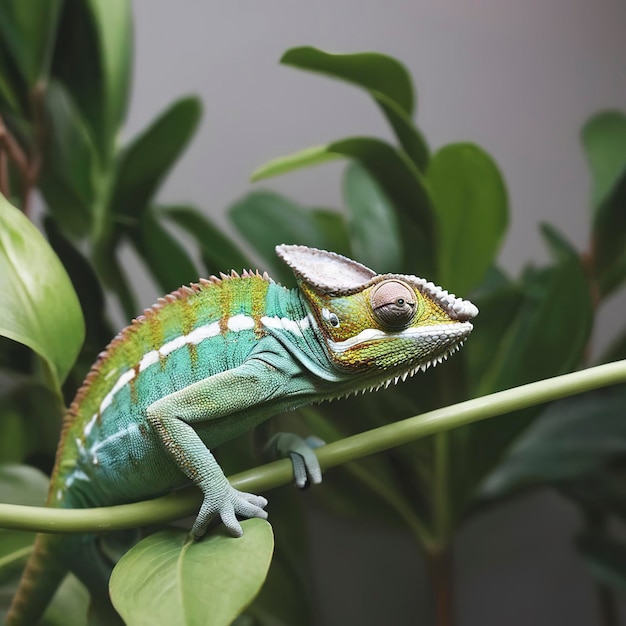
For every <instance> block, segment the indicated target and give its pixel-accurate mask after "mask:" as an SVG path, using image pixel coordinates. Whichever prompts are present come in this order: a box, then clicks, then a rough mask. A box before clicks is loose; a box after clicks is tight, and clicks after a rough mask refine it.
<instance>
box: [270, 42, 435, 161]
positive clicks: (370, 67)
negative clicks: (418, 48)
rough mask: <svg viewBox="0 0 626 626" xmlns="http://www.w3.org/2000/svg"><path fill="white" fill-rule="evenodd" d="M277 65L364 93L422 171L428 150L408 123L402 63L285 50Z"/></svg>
mask: <svg viewBox="0 0 626 626" xmlns="http://www.w3.org/2000/svg"><path fill="white" fill-rule="evenodd" d="M281 63H284V64H285V65H290V66H291V67H296V68H298V69H303V70H309V71H313V72H319V73H321V74H326V75H327V76H331V77H333V78H338V79H340V80H345V81H347V82H349V83H351V84H353V85H356V86H358V87H362V88H364V89H365V90H367V92H368V93H369V94H370V95H371V97H372V98H373V99H374V101H375V102H376V103H377V104H378V106H379V107H380V108H381V110H382V111H383V113H384V114H385V117H386V118H387V120H388V121H389V123H390V124H391V127H392V128H393V130H394V132H395V133H396V136H397V137H398V140H399V141H400V143H401V145H402V147H403V148H404V150H405V151H406V153H407V154H408V155H409V156H410V158H411V159H412V160H413V162H414V163H415V164H416V165H417V167H418V168H419V169H420V170H422V171H423V170H424V169H425V168H426V165H427V164H428V147H427V145H426V142H425V140H424V138H423V137H422V135H421V133H420V132H419V131H418V130H417V128H415V126H414V125H413V123H412V121H411V115H412V113H413V100H414V93H413V84H412V81H411V76H410V74H409V73H408V71H407V69H406V67H405V66H404V65H403V64H402V63H400V62H399V61H397V60H396V59H394V58H393V57H389V56H386V55H384V54H379V53H375V52H360V53H356V54H332V53H329V52H324V51H323V50H318V49H317V48H312V47H302V48H292V49H291V50H288V51H287V52H286V53H285V54H284V55H283V58H282V59H281Z"/></svg>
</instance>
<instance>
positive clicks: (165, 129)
mask: <svg viewBox="0 0 626 626" xmlns="http://www.w3.org/2000/svg"><path fill="white" fill-rule="evenodd" d="M200 114H201V107H200V102H199V100H198V99H197V98H182V99H180V100H178V101H177V102H175V103H174V104H172V105H171V106H170V107H169V108H168V109H167V110H166V111H165V112H164V113H162V114H161V115H160V116H159V117H158V118H157V119H156V120H155V121H154V122H153V123H152V124H151V125H150V126H149V127H148V128H147V129H146V130H144V131H143V133H141V134H140V135H139V136H137V137H135V138H134V139H133V140H132V141H131V143H130V144H129V145H128V146H127V147H126V148H125V149H124V152H123V153H122V155H121V156H120V160H119V165H118V168H117V169H118V174H117V181H116V184H115V189H114V192H113V195H112V199H111V202H110V206H111V207H112V210H113V211H114V212H115V213H116V214H117V215H118V216H120V218H119V219H120V220H126V221H128V222H131V223H132V221H133V220H135V219H137V218H138V217H139V216H140V215H141V213H142V212H143V211H144V210H145V209H146V208H147V206H148V204H149V202H150V200H151V199H152V198H153V196H154V194H155V193H156V190H157V189H158V187H159V186H160V184H161V183H162V182H163V179H164V178H165V176H166V174H167V173H168V172H169V170H170V169H171V167H172V165H173V164H174V162H175V161H176V160H177V159H178V157H179V156H180V155H181V153H182V152H183V150H184V149H185V148H186V146H187V144H188V143H189V141H190V140H191V137H192V136H193V133H194V132H195V130H196V127H197V125H198V122H199V120H200Z"/></svg>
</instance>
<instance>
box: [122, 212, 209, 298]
mask: <svg viewBox="0 0 626 626" xmlns="http://www.w3.org/2000/svg"><path fill="white" fill-rule="evenodd" d="M130 237H131V241H132V242H133V244H134V246H135V248H136V249H137V252H138V253H139V254H140V256H141V257H142V258H143V260H144V261H145V263H146V267H147V268H148V271H149V272H150V273H151V274H153V276H154V278H155V280H156V281H157V283H158V284H159V287H160V288H161V289H162V290H163V291H164V292H165V293H169V292H170V291H174V290H175V289H178V288H179V287H180V286H181V285H188V284H189V283H191V282H194V281H197V280H198V270H197V269H196V266H195V265H194V263H193V261H192V260H191V259H190V258H189V255H188V254H187V252H186V251H185V249H184V248H183V246H182V245H181V244H180V243H179V241H178V240H177V239H176V238H175V237H174V236H172V235H171V234H170V233H169V232H168V231H167V230H166V229H165V228H164V227H163V226H162V225H161V223H160V222H159V221H158V219H157V217H156V215H155V214H154V211H152V210H147V211H144V212H143V213H142V214H141V217H140V218H139V225H138V227H137V228H134V229H133V230H132V231H131V234H130Z"/></svg>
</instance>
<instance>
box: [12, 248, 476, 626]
mask: <svg viewBox="0 0 626 626" xmlns="http://www.w3.org/2000/svg"><path fill="white" fill-rule="evenodd" d="M277 253H278V254H279V256H280V257H281V258H282V259H283V260H284V261H285V262H286V263H287V264H288V265H289V266H290V267H291V268H292V269H293V271H294V273H295V274H296V278H297V280H298V288H296V289H292V290H288V289H286V288H284V287H282V286H280V285H278V284H276V283H274V282H273V281H272V280H271V279H270V278H269V277H268V276H267V275H266V274H264V275H260V274H258V273H250V272H244V273H243V275H242V276H239V275H237V274H235V273H232V274H231V275H229V276H225V275H222V277H221V278H215V277H212V278H210V279H208V280H201V281H200V282H199V283H198V284H196V285H192V286H191V287H183V288H181V289H179V290H178V291H176V292H174V293H172V294H170V295H168V296H166V297H165V298H163V299H161V300H160V301H159V302H158V303H157V304H156V305H155V306H154V307H153V308H151V309H149V310H147V311H146V312H145V313H144V315H143V316H142V317H140V318H139V319H137V320H135V321H134V322H133V323H132V324H131V325H130V326H129V327H127V328H126V329H124V330H123V331H122V332H121V333H120V334H119V335H118V336H117V337H116V338H115V339H113V341H112V342H111V343H110V344H109V346H108V347H107V349H106V350H105V351H104V352H103V353H102V354H101V355H100V358H99V359H98V361H97V363H96V364H95V365H94V367H93V368H92V370H91V372H90V373H89V375H88V376H87V379H86V381H85V383H84V384H83V386H82V387H81V389H80V390H79V391H78V394H77V395H76V398H75V400H74V402H73V403H72V405H71V406H70V408H69V410H68V412H67V416H66V418H65V421H64V427H63V432H62V436H61V441H60V444H59V448H58V451H57V459H56V464H55V468H54V471H53V474H52V479H51V483H50V490H49V494H48V500H47V505H48V506H52V507H67V508H81V507H95V506H107V505H113V504H120V503H124V502H133V501H138V500H143V499H146V498H151V497H155V496H158V495H161V494H163V493H166V492H168V491H170V490H172V489H177V488H179V487H181V486H183V485H186V484H189V483H194V484H195V485H197V486H198V487H199V488H200V489H201V490H202V493H203V495H204V501H203V504H202V506H201V508H200V511H199V513H198V516H197V518H196V520H195V523H194V524H193V528H192V533H193V535H194V536H195V537H200V536H201V535H202V534H203V533H204V532H205V530H206V527H207V524H208V522H209V520H210V519H211V517H213V516H214V515H216V514H217V515H219V516H220V517H221V520H222V521H223V523H224V524H225V526H226V527H227V529H228V530H229V532H230V533H231V534H232V535H234V536H240V535H241V533H242V531H241V526H240V525H239V522H238V521H237V516H239V517H244V518H245V517H255V516H256V517H263V518H264V517H266V513H265V511H264V510H263V509H264V507H265V505H266V504H267V501H266V500H265V499H264V498H262V497H260V496H255V495H253V494H248V493H242V492H239V491H237V490H235V489H234V488H233V487H231V486H230V484H229V483H228V481H227V479H226V477H225V476H224V473H223V472H222V470H221V468H220V466H219V465H218V463H217V462H216V460H215V458H214V457H213V455H212V454H211V452H210V450H212V449H214V448H215V447H216V446H219V445H220V444H221V443H223V442H225V441H227V440H229V439H232V438H233V437H236V436H237V435H239V434H241V433H243V432H245V431H247V430H249V429H251V428H253V427H254V426H256V425H258V424H259V423H261V422H263V421H265V420H266V419H268V418H269V417H271V416H272V415H274V414H276V413H279V412H281V411H284V410H287V409H293V408H296V407H299V406H302V405H306V404H310V403H313V402H319V401H322V400H326V399H331V398H337V397H340V396H343V395H346V394H349V393H352V392H356V391H359V390H362V389H375V388H378V387H381V386H384V385H387V384H389V382H391V381H393V380H397V379H398V378H399V377H402V378H405V377H406V376H407V375H412V374H413V373H415V372H416V371H417V370H419V369H425V368H426V367H428V366H429V365H433V364H435V363H437V362H440V361H441V360H442V359H443V358H445V357H447V355H448V354H450V353H451V352H453V351H455V350H456V349H458V348H459V347H460V345H461V344H462V343H463V341H464V340H465V339H466V338H467V336H468V335H469V333H470V332H471V330H472V324H471V322H470V321H469V320H470V319H471V318H473V317H474V316H475V315H476V314H477V312H478V310H477V309H476V307H475V306H474V305H472V304H471V303H470V302H468V301H466V300H461V299H460V298H456V297H455V296H453V295H451V294H448V293H447V292H445V291H443V290H441V289H440V288H438V287H436V286H434V285H433V284H432V283H428V282H426V281H425V280H423V279H419V278H416V277H414V276H399V275H390V274H387V275H382V276H378V275H376V273H375V272H373V271H372V270H370V269H368V268H366V267H364V266H363V265H360V264H359V263H356V262H355V261H351V260H350V259H347V258H345V257H342V256H340V255H337V254H334V253H330V252H324V251H321V250H315V249H312V248H306V247H304V246H278V247H277ZM292 441H293V440H292V439H285V440H284V441H283V444H285V443H289V445H291V443H292ZM276 447H277V448H278V449H284V448H285V445H282V446H281V445H280V444H279V445H277V446H276ZM297 447H298V446H296V448H297ZM298 452H299V453H300V454H298V455H296V456H295V457H294V458H298V459H300V457H301V459H303V461H302V460H299V462H298V464H297V465H296V466H295V469H296V482H297V483H299V484H303V483H304V482H306V480H307V475H308V478H309V479H310V480H311V482H319V481H320V480H321V474H320V472H319V466H317V465H316V463H315V457H314V455H311V454H307V453H306V452H304V450H303V446H300V450H298ZM68 570H72V571H74V572H75V573H76V574H77V575H78V576H79V578H81V579H82V580H83V582H85V584H87V586H88V588H89V589H90V591H91V592H92V595H93V596H94V598H95V599H96V601H97V599H98V598H99V597H100V598H102V597H104V596H105V595H106V581H107V580H108V576H109V573H110V564H107V563H106V561H105V560H104V559H102V556H101V554H100V552H99V551H98V550H97V548H96V544H95V543H94V541H93V537H91V536H89V537H87V536H83V535H77V536H53V535H39V536H38V538H37V542H36V546H35V550H34V551H33V554H32V556H31V558H30V560H29V563H28V564H27V567H26V570H25V572H24V575H23V578H22V581H21V583H20V588H19V590H18V593H17V594H16V596H15V598H14V600H13V604H12V605H11V609H10V611H9V614H8V617H7V624H10V625H16V624H28V625H31V624H35V623H36V622H37V620H38V619H39V618H40V616H41V613H42V612H43V610H44V609H45V607H46V605H47V604H48V602H49V601H50V599H51V597H52V595H53V593H54V591H55V589H56V588H57V586H58V584H59V583H60V581H61V580H62V578H63V576H64V575H65V574H66V572H67V571H68Z"/></svg>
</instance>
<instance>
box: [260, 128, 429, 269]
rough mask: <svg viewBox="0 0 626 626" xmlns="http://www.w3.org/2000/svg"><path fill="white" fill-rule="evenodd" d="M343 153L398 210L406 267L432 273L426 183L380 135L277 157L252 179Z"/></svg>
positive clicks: (297, 167) (415, 169)
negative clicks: (407, 255) (361, 169)
mask: <svg viewBox="0 0 626 626" xmlns="http://www.w3.org/2000/svg"><path fill="white" fill-rule="evenodd" d="M339 155H341V156H343V157H347V158H350V159H354V160H356V161H359V162H360V163H361V165H363V166H364V167H365V168H366V169H367V171H368V172H369V173H370V174H371V175H372V176H373V177H374V178H375V179H376V180H377V181H378V183H379V184H380V186H381V187H382V189H383V191H384V192H385V193H386V194H387V196H388V197H389V199H390V200H391V201H392V202H393V204H394V206H395V209H396V211H397V213H398V219H399V222H400V228H401V232H402V235H403V245H404V248H405V249H406V250H411V251H412V254H411V257H410V259H408V260H407V262H406V265H405V271H406V272H410V273H413V274H417V275H423V276H429V277H431V278H435V276H434V252H433V228H434V225H433V219H434V218H433V213H432V211H433V210H432V200H431V196H430V192H429V189H428V186H427V183H426V181H425V179H424V177H423V176H422V175H421V174H420V172H419V170H418V169H417V168H416V167H415V165H414V164H413V163H412V162H411V161H410V160H409V158H408V157H407V156H406V155H404V154H403V153H402V152H398V151H397V150H396V149H395V148H393V147H392V146H390V145H389V144H388V143H386V142H384V141H381V140H380V139H376V138H372V137H354V138H350V139H343V140H340V141H335V142H332V143H329V144H326V145H323V146H317V147H315V148H307V149H306V150H302V151H301V152H297V153H295V154H292V155H289V156H286V157H280V158H279V159H275V160H273V161H270V162H268V163H266V164H265V165H263V166H261V167H260V168H258V169H257V170H256V171H255V172H254V173H253V175H252V179H253V180H261V179H264V178H268V177H270V176H276V175H278V174H284V173H286V172H289V171H292V170H297V169H300V168H302V167H308V166H310V165H311V164H316V163H319V162H322V161H323V160H324V159H325V160H329V159H332V158H336V157H337V156H339Z"/></svg>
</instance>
